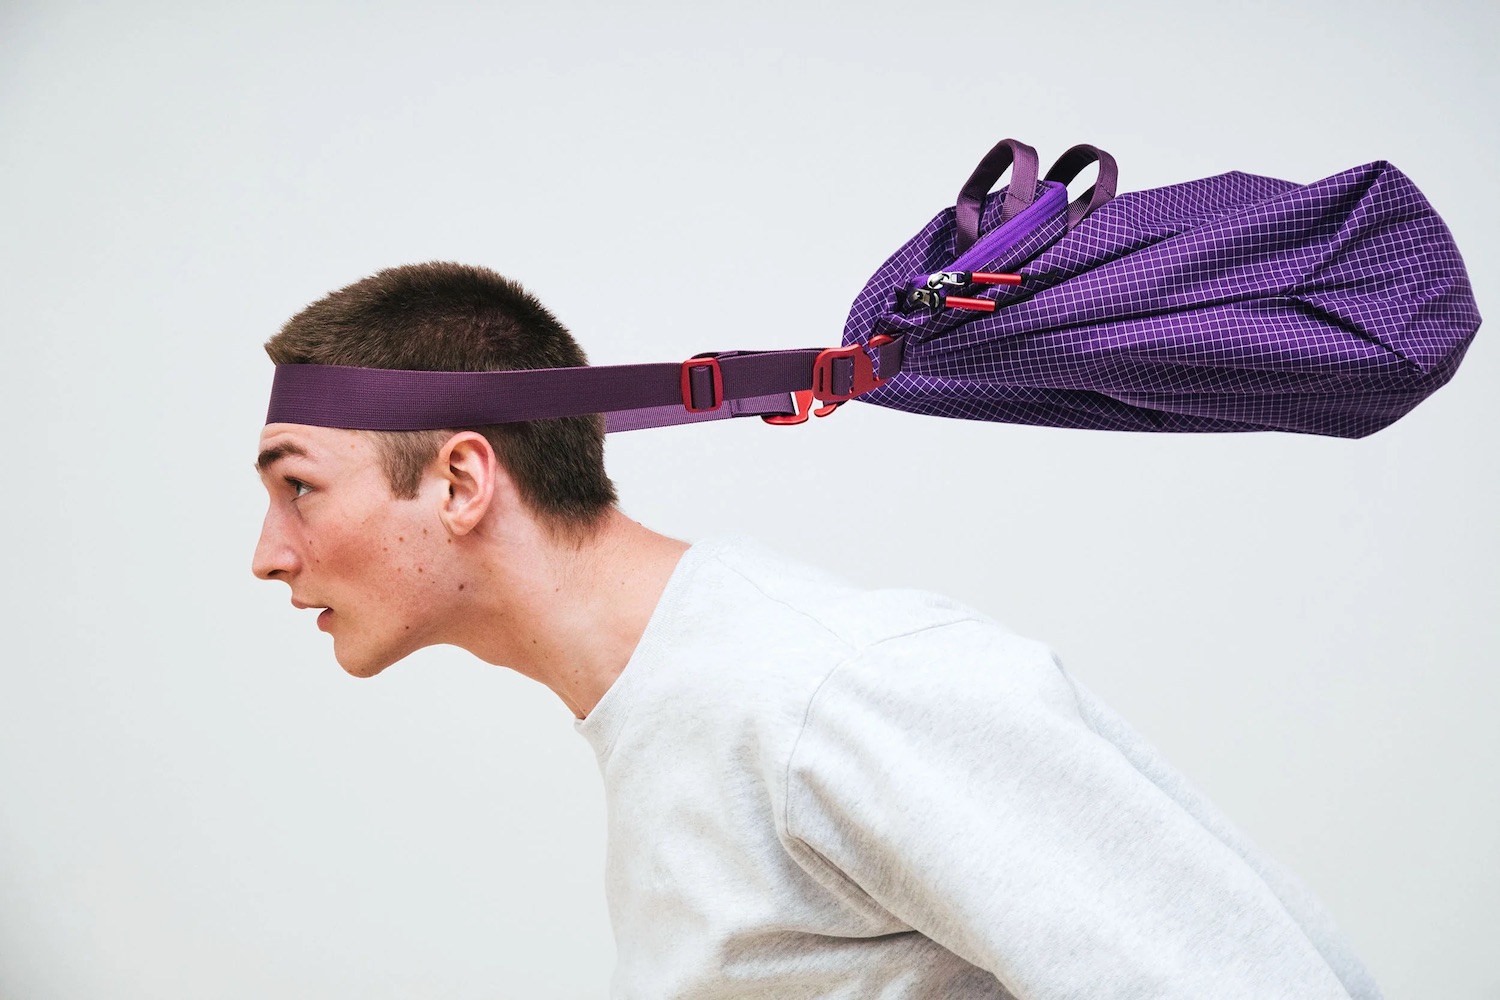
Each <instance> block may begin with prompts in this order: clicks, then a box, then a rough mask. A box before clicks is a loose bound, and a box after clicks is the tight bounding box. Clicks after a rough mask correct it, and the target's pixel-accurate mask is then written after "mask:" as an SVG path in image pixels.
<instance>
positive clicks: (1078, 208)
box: [1043, 143, 1119, 232]
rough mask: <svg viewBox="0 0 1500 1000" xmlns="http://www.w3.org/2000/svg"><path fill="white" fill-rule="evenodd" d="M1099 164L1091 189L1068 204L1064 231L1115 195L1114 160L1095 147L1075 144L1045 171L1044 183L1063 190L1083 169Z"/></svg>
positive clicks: (1115, 174) (1116, 175) (1071, 227)
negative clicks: (1096, 162) (1053, 184)
mask: <svg viewBox="0 0 1500 1000" xmlns="http://www.w3.org/2000/svg"><path fill="white" fill-rule="evenodd" d="M1095 160H1098V161H1099V176H1098V178H1097V179H1096V180H1095V181H1094V186H1093V187H1091V188H1089V189H1088V190H1087V191H1085V192H1084V193H1083V194H1081V195H1079V196H1078V197H1077V198H1075V199H1073V201H1072V202H1071V203H1070V204H1069V205H1068V232H1072V231H1073V227H1074V226H1076V225H1078V224H1079V223H1080V222H1082V221H1083V220H1084V219H1087V218H1088V217H1089V215H1090V214H1092V213H1093V211H1094V210H1095V209H1097V208H1099V207H1101V206H1102V205H1104V203H1105V202H1107V201H1109V200H1110V199H1111V198H1113V197H1114V196H1115V184H1116V183H1117V182H1118V180H1119V170H1118V168H1117V167H1116V166H1115V158H1114V157H1113V156H1110V155H1109V154H1108V153H1106V152H1105V151H1104V150H1102V149H1099V148H1098V147H1097V146H1090V145H1088V144H1087V143H1079V144H1078V145H1076V146H1074V147H1073V148H1072V149H1070V150H1068V151H1067V152H1066V153H1064V154H1063V155H1061V156H1059V157H1058V158H1057V162H1056V163H1054V164H1052V169H1051V170H1048V171H1047V176H1046V177H1045V178H1043V179H1044V180H1049V181H1057V182H1058V183H1059V184H1062V185H1063V186H1064V187H1066V186H1067V185H1068V184H1069V183H1070V182H1071V181H1072V180H1073V178H1075V177H1077V176H1078V175H1079V174H1080V173H1081V172H1082V171H1083V168H1084V167H1086V166H1088V165H1089V164H1090V163H1093V162H1094V161H1095Z"/></svg>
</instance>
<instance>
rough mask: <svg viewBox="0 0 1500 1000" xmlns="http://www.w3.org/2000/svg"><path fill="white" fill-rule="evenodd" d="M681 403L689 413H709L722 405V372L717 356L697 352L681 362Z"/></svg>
mask: <svg viewBox="0 0 1500 1000" xmlns="http://www.w3.org/2000/svg"><path fill="white" fill-rule="evenodd" d="M682 405H683V406H685V407H687V411H688V412H689V413H710V412H712V411H714V410H717V409H718V408H719V407H721V406H723V405H724V372H723V370H722V369H720V368H719V359H718V358H717V357H714V356H713V355H711V354H708V355H704V354H698V355H694V356H693V357H691V358H688V359H687V360H686V361H684V362H683V363H682Z"/></svg>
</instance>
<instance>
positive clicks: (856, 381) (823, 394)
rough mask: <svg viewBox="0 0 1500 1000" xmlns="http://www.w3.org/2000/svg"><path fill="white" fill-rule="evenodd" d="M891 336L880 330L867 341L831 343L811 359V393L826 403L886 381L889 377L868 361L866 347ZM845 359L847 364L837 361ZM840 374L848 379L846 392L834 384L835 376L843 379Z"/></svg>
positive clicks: (879, 343)
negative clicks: (883, 375)
mask: <svg viewBox="0 0 1500 1000" xmlns="http://www.w3.org/2000/svg"><path fill="white" fill-rule="evenodd" d="M890 340H891V338H890V337H887V336H885V335H884V334H882V335H880V336H878V337H873V338H871V340H870V342H869V343H868V344H850V345H849V346H848V347H830V348H829V349H828V350H826V351H824V352H823V353H822V354H819V355H818V358H817V360H816V361H814V362H813V384H812V393H813V395H814V396H816V397H817V398H818V399H821V400H822V401H823V402H825V403H842V402H844V401H846V400H850V399H853V398H854V397H855V396H860V395H863V394H864V393H867V392H869V391H870V390H871V389H876V388H879V387H880V386H882V385H885V383H886V382H887V381H888V380H887V379H883V378H881V377H880V376H879V375H877V374H876V373H875V366H874V365H873V364H871V363H870V356H869V355H868V354H866V353H865V351H866V350H867V349H868V348H871V347H879V346H880V345H881V344H887V343H890ZM846 360H847V361H848V367H847V368H846V367H845V366H844V365H842V364H840V362H843V361H846ZM841 376H842V377H846V378H847V379H848V382H849V390H848V391H847V392H839V391H837V390H836V389H835V388H834V385H835V380H836V379H838V380H839V381H842V378H841Z"/></svg>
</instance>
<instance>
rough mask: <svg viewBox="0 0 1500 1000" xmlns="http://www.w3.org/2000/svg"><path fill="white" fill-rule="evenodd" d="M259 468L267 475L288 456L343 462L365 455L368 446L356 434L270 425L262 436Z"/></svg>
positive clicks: (328, 429)
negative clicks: (267, 472)
mask: <svg viewBox="0 0 1500 1000" xmlns="http://www.w3.org/2000/svg"><path fill="white" fill-rule="evenodd" d="M259 447H260V455H259V457H258V458H257V459H256V467H257V468H258V469H259V470H260V471H262V472H264V471H265V470H266V469H267V468H269V467H270V466H271V465H272V464H274V463H276V462H278V461H280V460H281V459H283V458H286V457H288V456H296V457H299V458H306V459H308V460H310V461H313V462H319V461H322V462H327V461H339V460H340V459H346V458H353V457H357V456H359V455H360V454H362V453H363V449H364V448H365V447H366V443H365V440H364V437H363V435H361V434H359V433H358V432H356V431H350V430H343V429H341V428H337V427H313V426H310V425H308V424H267V425H266V426H265V427H264V428H263V429H262V430H261V432H260V445H259Z"/></svg>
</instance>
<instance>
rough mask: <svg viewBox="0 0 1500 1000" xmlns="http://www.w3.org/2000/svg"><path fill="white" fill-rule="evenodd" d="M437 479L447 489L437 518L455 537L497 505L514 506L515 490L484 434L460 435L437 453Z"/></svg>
mask: <svg viewBox="0 0 1500 1000" xmlns="http://www.w3.org/2000/svg"><path fill="white" fill-rule="evenodd" d="M436 464H437V471H438V476H439V477H440V478H441V479H442V480H443V481H444V483H445V484H446V485H447V490H448V496H447V497H446V498H445V499H444V500H443V501H442V506H441V507H440V508H439V512H438V517H439V518H441V519H442V522H443V524H444V525H445V526H446V527H447V528H448V530H449V531H451V532H453V534H455V535H466V534H468V533H469V532H470V531H473V530H474V527H475V526H476V525H478V524H479V522H480V521H482V520H484V516H485V514H486V513H488V511H489V509H490V508H491V507H492V506H494V505H495V504H496V503H497V502H498V503H499V504H501V505H502V506H503V505H504V504H506V502H507V501H509V502H512V503H513V502H515V500H516V487H515V483H514V482H512V481H511V478H510V475H509V474H508V473H507V472H506V471H505V469H504V468H503V467H502V466H501V465H500V462H499V460H498V459H497V458H496V457H495V449H494V448H492V447H490V443H489V441H487V440H486V439H485V437H484V435H483V434H478V433H475V432H474V431H460V432H459V433H457V434H455V435H453V436H452V437H451V438H449V439H448V440H447V441H446V442H445V443H444V444H443V447H442V448H440V449H439V450H438V456H437V459H436Z"/></svg>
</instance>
